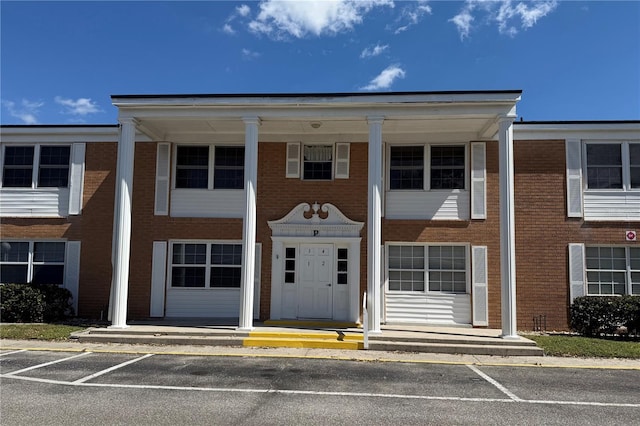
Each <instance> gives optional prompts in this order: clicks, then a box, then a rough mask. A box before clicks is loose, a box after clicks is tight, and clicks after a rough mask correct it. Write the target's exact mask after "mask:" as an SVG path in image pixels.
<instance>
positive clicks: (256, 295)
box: [253, 243, 262, 319]
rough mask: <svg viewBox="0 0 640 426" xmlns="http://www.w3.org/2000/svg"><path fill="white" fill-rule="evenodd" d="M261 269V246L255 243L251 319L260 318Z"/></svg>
mask: <svg viewBox="0 0 640 426" xmlns="http://www.w3.org/2000/svg"><path fill="white" fill-rule="evenodd" d="M261 268H262V244H260V243H256V264H255V271H254V274H253V276H254V280H253V319H259V318H260V275H261V274H260V272H261V271H260V269H261Z"/></svg>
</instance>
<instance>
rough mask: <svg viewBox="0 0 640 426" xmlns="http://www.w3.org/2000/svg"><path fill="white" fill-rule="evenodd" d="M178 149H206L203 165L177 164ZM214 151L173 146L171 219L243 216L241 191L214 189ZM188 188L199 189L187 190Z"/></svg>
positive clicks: (243, 200) (243, 199)
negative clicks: (195, 186)
mask: <svg viewBox="0 0 640 426" xmlns="http://www.w3.org/2000/svg"><path fill="white" fill-rule="evenodd" d="M179 147H180V148H197V149H199V150H201V151H202V150H204V148H208V154H207V155H208V157H207V159H206V165H201V164H199V163H200V162H201V161H200V160H198V161H197V162H198V164H197V165H189V164H184V165H178V164H177V152H178V148H179ZM231 147H233V146H231V145H230V146H226V145H225V146H224V147H222V146H220V148H231ZM215 152H216V145H199V146H198V145H193V146H192V145H189V146H176V147H175V150H174V152H173V158H174V160H173V172H174V173H173V185H172V190H171V196H170V209H171V210H170V214H171V216H172V217H211V218H241V217H243V214H244V210H245V205H244V204H245V197H244V189H226V188H225V189H216V188H215V187H214V176H215V166H214V164H215ZM198 154H200V152H198ZM194 161H195V160H194ZM180 170H182V171H180ZM225 170H226V172H228V173H235V172H234V171H230V170H227V169H225ZM176 174H181V176H180V177H179V176H176ZM203 176H205V177H203ZM204 180H206V182H204ZM178 182H179V184H178ZM189 185H197V186H202V187H197V188H189V187H188V186H189ZM178 186H183V187H178Z"/></svg>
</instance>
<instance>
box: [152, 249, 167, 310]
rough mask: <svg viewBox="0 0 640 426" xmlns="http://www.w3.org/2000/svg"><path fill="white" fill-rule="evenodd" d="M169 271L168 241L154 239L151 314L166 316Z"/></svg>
mask: <svg viewBox="0 0 640 426" xmlns="http://www.w3.org/2000/svg"><path fill="white" fill-rule="evenodd" d="M166 271H167V242H166V241H154V242H153V252H152V257H151V300H150V305H149V316H151V317H163V316H164V287H165V281H166Z"/></svg>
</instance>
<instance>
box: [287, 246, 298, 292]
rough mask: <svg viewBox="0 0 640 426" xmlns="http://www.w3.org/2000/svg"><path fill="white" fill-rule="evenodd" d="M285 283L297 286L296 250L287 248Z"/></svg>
mask: <svg viewBox="0 0 640 426" xmlns="http://www.w3.org/2000/svg"><path fill="white" fill-rule="evenodd" d="M284 257H285V259H284V282H285V284H295V282H296V249H295V248H294V247H287V248H286V249H285V255H284Z"/></svg>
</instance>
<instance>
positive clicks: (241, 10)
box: [236, 4, 251, 17]
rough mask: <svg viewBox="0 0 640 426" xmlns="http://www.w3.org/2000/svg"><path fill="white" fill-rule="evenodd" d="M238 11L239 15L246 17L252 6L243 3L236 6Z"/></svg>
mask: <svg viewBox="0 0 640 426" xmlns="http://www.w3.org/2000/svg"><path fill="white" fill-rule="evenodd" d="M236 12H238V15H240V16H243V17H246V16H248V15H249V13H251V8H250V7H249V6H247V5H246V4H243V5H241V6H238V7H236Z"/></svg>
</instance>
